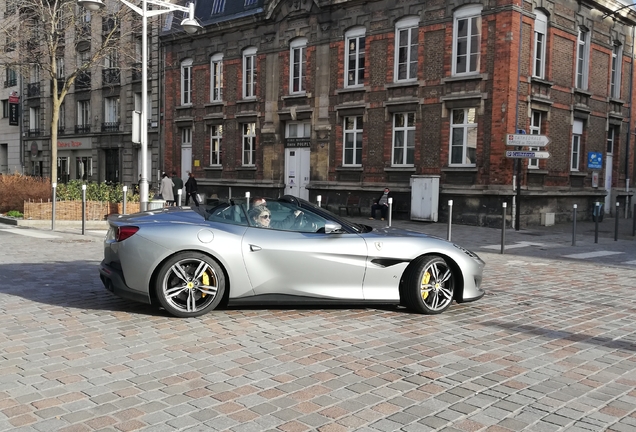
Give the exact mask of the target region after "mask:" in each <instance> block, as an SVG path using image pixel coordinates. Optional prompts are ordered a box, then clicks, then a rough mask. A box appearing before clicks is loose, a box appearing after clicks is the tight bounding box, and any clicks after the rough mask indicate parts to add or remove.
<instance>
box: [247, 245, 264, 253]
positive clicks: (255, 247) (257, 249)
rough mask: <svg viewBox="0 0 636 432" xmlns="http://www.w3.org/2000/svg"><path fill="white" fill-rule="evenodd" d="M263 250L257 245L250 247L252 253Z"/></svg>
mask: <svg viewBox="0 0 636 432" xmlns="http://www.w3.org/2000/svg"><path fill="white" fill-rule="evenodd" d="M261 249H262V248H261V247H260V246H256V245H253V244H251V245H250V250H251V251H252V252H258V251H259V250H261Z"/></svg>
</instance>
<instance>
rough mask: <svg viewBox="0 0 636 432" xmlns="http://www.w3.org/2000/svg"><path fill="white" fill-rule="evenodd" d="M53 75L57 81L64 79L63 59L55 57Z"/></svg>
mask: <svg viewBox="0 0 636 432" xmlns="http://www.w3.org/2000/svg"><path fill="white" fill-rule="evenodd" d="M55 73H56V76H57V78H58V79H60V78H61V79H64V78H65V76H66V75H65V74H66V72H65V70H64V57H56V58H55Z"/></svg>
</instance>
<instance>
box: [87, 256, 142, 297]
mask: <svg viewBox="0 0 636 432" xmlns="http://www.w3.org/2000/svg"><path fill="white" fill-rule="evenodd" d="M99 278H100V279H101V280H102V283H103V284H104V287H105V288H106V289H107V290H108V291H110V292H112V293H113V294H115V295H116V296H117V297H121V298H125V299H128V300H133V301H136V302H140V303H146V304H151V303H152V302H151V300H150V296H149V295H148V294H147V293H141V292H139V291H135V290H133V289H131V288H130V287H129V286H128V285H126V281H125V280H124V274H123V273H122V271H121V270H119V269H116V268H114V267H112V266H110V265H108V264H106V263H105V262H104V261H102V262H101V263H100V264H99Z"/></svg>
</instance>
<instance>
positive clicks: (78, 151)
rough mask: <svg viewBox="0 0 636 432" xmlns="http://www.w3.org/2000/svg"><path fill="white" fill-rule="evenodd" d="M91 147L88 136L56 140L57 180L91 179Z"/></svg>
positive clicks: (61, 181) (62, 181)
mask: <svg viewBox="0 0 636 432" xmlns="http://www.w3.org/2000/svg"><path fill="white" fill-rule="evenodd" d="M92 153H93V149H92V144H91V139H90V138H73V139H58V140H57V181H58V182H60V183H67V182H69V181H70V180H84V181H88V180H91V178H92V177H93V154H92Z"/></svg>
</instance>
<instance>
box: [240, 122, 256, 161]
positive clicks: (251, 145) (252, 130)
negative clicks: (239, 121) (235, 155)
mask: <svg viewBox="0 0 636 432" xmlns="http://www.w3.org/2000/svg"><path fill="white" fill-rule="evenodd" d="M242 127H243V161H242V163H243V166H254V165H255V163H256V123H243V125H242Z"/></svg>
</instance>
